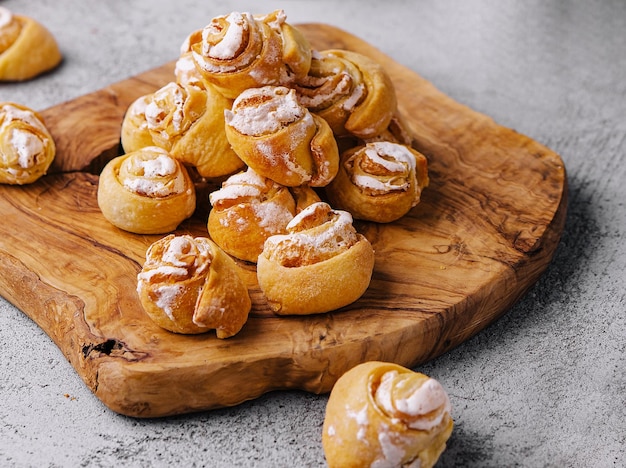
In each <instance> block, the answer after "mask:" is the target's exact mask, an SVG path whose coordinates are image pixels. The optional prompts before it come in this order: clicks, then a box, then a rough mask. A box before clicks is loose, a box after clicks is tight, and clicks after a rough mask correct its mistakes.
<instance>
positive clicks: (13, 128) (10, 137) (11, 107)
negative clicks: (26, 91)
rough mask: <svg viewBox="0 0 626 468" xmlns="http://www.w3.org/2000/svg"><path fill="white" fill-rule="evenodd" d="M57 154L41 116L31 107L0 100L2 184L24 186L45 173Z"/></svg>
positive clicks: (0, 179)
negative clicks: (0, 101)
mask: <svg viewBox="0 0 626 468" xmlns="http://www.w3.org/2000/svg"><path fill="white" fill-rule="evenodd" d="M55 154H56V147H55V144H54V140H53V139H52V136H51V135H50V132H48V129H47V128H46V126H45V124H44V122H43V120H42V118H41V116H40V115H39V114H38V113H37V112H35V111H33V110H32V109H29V108H28V107H25V106H22V105H19V104H15V103H12V102H3V103H0V183H2V184H11V185H23V184H30V183H32V182H35V181H36V180H37V179H39V178H40V177H41V176H43V175H44V174H45V173H46V171H47V170H48V168H49V167H50V165H51V164H52V161H53V160H54V156H55Z"/></svg>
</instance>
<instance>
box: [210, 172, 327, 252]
mask: <svg viewBox="0 0 626 468" xmlns="http://www.w3.org/2000/svg"><path fill="white" fill-rule="evenodd" d="M209 200H210V202H211V205H212V209H211V211H210V213H209V219H208V223H207V227H208V230H209V235H210V236H211V239H213V241H215V243H216V244H217V245H219V246H220V247H221V248H222V249H224V251H226V252H227V253H229V254H230V255H232V256H234V257H236V258H239V259H241V260H246V261H248V262H253V263H256V261H257V259H258V257H259V255H260V254H261V252H262V251H263V245H264V243H265V241H266V239H267V238H268V237H270V236H273V235H275V234H284V233H286V232H287V224H288V223H289V222H290V221H291V220H292V219H293V217H294V216H295V215H296V213H298V212H299V211H301V210H302V209H303V208H304V207H306V206H308V205H310V204H312V203H314V202H316V201H319V197H318V196H317V194H316V193H315V192H314V191H313V189H311V188H309V187H302V188H298V189H289V188H288V187H285V186H284V185H280V184H278V183H276V182H274V181H273V180H271V179H268V178H266V177H263V176H260V175H258V174H257V173H256V172H254V170H253V169H250V168H248V170H247V171H245V172H241V173H239V174H236V175H233V176H231V177H229V178H228V179H227V180H226V181H225V182H224V183H223V184H222V188H221V189H219V190H216V191H214V192H212V193H211V194H210V195H209Z"/></svg>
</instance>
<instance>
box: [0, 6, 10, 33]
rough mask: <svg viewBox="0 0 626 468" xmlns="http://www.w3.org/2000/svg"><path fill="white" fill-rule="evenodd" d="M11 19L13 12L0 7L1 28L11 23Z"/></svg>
mask: <svg viewBox="0 0 626 468" xmlns="http://www.w3.org/2000/svg"><path fill="white" fill-rule="evenodd" d="M11 21H13V13H11V11H10V10H8V9H6V8H4V7H0V28H3V27H5V26H6V25H7V24H10V23H11Z"/></svg>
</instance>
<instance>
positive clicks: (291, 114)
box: [224, 86, 306, 136]
mask: <svg viewBox="0 0 626 468" xmlns="http://www.w3.org/2000/svg"><path fill="white" fill-rule="evenodd" d="M305 114H306V109H305V108H304V107H303V106H302V105H300V104H299V103H298V99H297V97H296V92H295V90H294V89H289V88H286V87H283V86H264V87H262V88H250V89H248V90H246V91H244V92H243V93H241V94H240V95H239V96H238V97H237V99H235V102H234V103H233V107H232V111H229V110H226V111H225V113H224V115H225V118H226V124H227V125H230V126H231V127H233V128H234V129H236V130H237V131H238V132H239V133H241V134H243V135H250V136H261V135H266V134H269V133H274V132H277V131H278V130H280V129H281V128H283V127H284V126H286V125H289V124H290V123H293V122H295V121H297V120H299V119H301V118H302V117H303V116H304V115H305Z"/></svg>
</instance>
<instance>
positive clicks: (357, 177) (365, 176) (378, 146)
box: [325, 141, 428, 223]
mask: <svg viewBox="0 0 626 468" xmlns="http://www.w3.org/2000/svg"><path fill="white" fill-rule="evenodd" d="M427 185H428V162H427V160H426V157H425V156H424V155H422V154H421V153H419V152H417V151H415V150H414V149H413V148H410V147H408V146H406V145H402V144H398V143H392V142H388V141H378V142H371V143H367V144H365V145H362V146H357V147H354V148H351V149H349V150H347V151H344V153H342V155H341V161H340V164H339V171H338V173H337V176H336V177H335V179H334V180H333V181H332V182H331V183H330V184H329V185H328V186H327V187H326V189H325V190H326V195H327V196H328V199H329V200H330V202H331V204H332V205H333V206H336V207H337V208H339V209H342V210H347V211H349V212H350V213H352V215H353V216H354V217H355V218H356V219H363V220H367V221H375V222H379V223H388V222H391V221H395V220H397V219H399V218H401V217H402V216H404V215H405V214H406V213H408V212H409V210H410V209H411V208H413V207H414V206H415V205H417V204H418V203H419V201H420V197H421V193H422V190H423V189H424V187H426V186H427Z"/></svg>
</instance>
